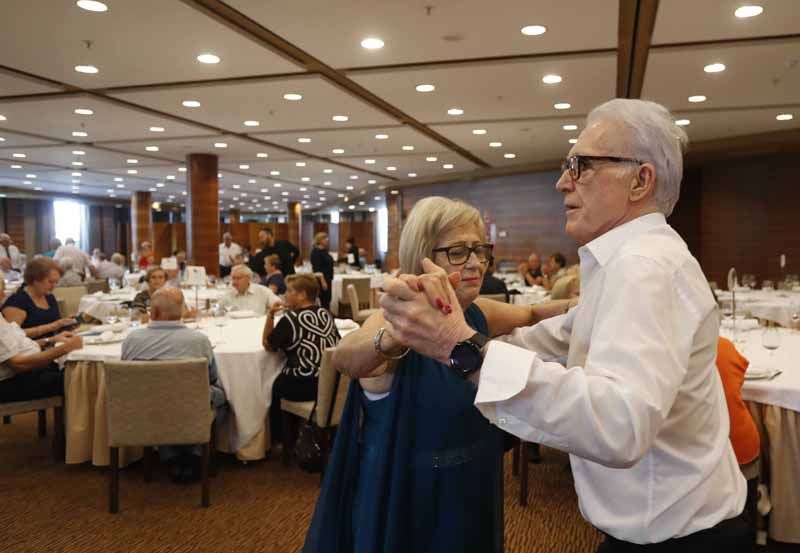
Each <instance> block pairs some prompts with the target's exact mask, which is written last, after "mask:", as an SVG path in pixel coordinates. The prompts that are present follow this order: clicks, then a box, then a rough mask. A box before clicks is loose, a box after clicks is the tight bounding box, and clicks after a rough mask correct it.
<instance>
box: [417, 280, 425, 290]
mask: <svg viewBox="0 0 800 553" xmlns="http://www.w3.org/2000/svg"><path fill="white" fill-rule="evenodd" d="M417 290H419V291H420V292H424V291H425V285H424V284H422V283H421V282H417Z"/></svg>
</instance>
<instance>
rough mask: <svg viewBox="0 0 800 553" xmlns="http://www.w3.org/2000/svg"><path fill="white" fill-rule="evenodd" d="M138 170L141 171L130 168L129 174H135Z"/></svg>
mask: <svg viewBox="0 0 800 553" xmlns="http://www.w3.org/2000/svg"><path fill="white" fill-rule="evenodd" d="M138 172H139V171H137V170H136V169H128V174H129V175H135V174H136V173H138Z"/></svg>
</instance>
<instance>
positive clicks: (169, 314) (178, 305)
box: [150, 286, 183, 321]
mask: <svg viewBox="0 0 800 553" xmlns="http://www.w3.org/2000/svg"><path fill="white" fill-rule="evenodd" d="M181 316H183V292H181V290H180V288H173V287H171V286H164V287H162V288H159V289H158V290H156V292H155V293H154V294H153V297H152V298H150V318H151V319H152V320H154V321H179V320H180V318H181Z"/></svg>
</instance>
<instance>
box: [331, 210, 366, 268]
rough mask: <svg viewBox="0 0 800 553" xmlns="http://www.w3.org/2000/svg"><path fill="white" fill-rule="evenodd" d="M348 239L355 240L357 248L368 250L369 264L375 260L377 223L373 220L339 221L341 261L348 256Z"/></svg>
mask: <svg viewBox="0 0 800 553" xmlns="http://www.w3.org/2000/svg"><path fill="white" fill-rule="evenodd" d="M348 238H353V239H354V240H355V242H356V246H357V247H359V248H364V249H365V250H366V252H367V261H368V262H370V263H371V262H372V260H374V259H375V223H373V221H372V220H371V219H370V220H367V221H351V220H346V219H344V218H343V219H339V248H338V252H339V259H344V258H346V256H347V252H345V251H344V248H345V241H346V240H347V239H348Z"/></svg>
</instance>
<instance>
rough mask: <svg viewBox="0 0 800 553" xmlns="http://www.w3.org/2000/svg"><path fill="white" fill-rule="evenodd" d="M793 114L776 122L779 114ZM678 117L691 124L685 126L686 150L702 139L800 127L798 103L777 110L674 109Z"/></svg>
mask: <svg viewBox="0 0 800 553" xmlns="http://www.w3.org/2000/svg"><path fill="white" fill-rule="evenodd" d="M787 112H788V113H790V114H793V119H791V120H788V121H779V120H777V119H776V116H777V115H780V114H781V113H787ZM674 115H675V116H676V117H678V118H682V119H688V120H689V121H690V124H689V125H687V126H685V127H684V130H685V131H686V134H687V135H688V136H689V152H691V150H692V144H693V143H697V142H703V141H705V140H715V139H718V138H727V137H732V136H743V135H748V134H760V133H765V132H774V131H783V130H789V129H798V128H800V105H798V106H797V107H796V108H794V109H789V110H777V109H774V108H767V109H752V110H714V111H686V112H681V111H678V112H675V113H674Z"/></svg>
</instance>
